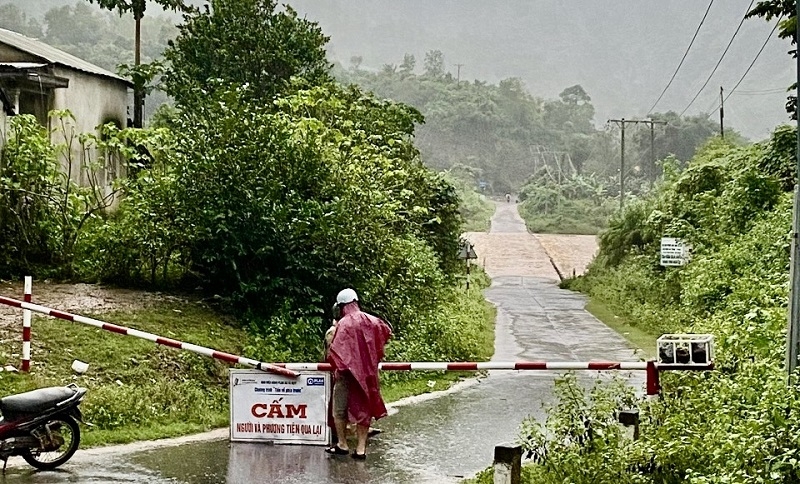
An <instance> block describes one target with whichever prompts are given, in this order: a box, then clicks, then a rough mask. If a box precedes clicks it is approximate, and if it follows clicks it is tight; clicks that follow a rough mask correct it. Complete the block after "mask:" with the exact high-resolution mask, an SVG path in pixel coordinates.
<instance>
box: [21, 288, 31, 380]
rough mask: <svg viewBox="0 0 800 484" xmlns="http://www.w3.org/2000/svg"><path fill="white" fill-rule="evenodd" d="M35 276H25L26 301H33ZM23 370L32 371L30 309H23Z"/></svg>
mask: <svg viewBox="0 0 800 484" xmlns="http://www.w3.org/2000/svg"><path fill="white" fill-rule="evenodd" d="M32 286H33V278H32V277H31V276H25V295H24V297H23V299H24V300H25V302H26V303H29V302H31V292H32ZM22 371H24V372H26V373H27V372H29V371H31V312H30V310H29V309H23V310H22Z"/></svg>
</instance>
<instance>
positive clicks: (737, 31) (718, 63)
mask: <svg viewBox="0 0 800 484" xmlns="http://www.w3.org/2000/svg"><path fill="white" fill-rule="evenodd" d="M753 3H755V0H750V5H748V6H747V10H746V11H745V13H744V15H743V16H742V20H741V21H740V22H739V26H738V27H736V31H735V32H734V33H733V36H731V40H730V41H729V42H728V45H727V47H725V50H724V51H723V52H722V55H721V56H720V58H719V60H718V61H717V65H715V66H714V69H712V70H711V74H709V75H708V79H706V82H704V83H703V86H702V87H701V88H700V90H699V91H697V94H695V95H694V97H693V98H692V100H691V101H689V105H688V106H686V107H685V108H684V109H683V111H681V114H680V115H681V116H683V115H684V113H686V111H688V110H689V108H690V107H692V104H694V102H695V101H696V100H697V98H698V97H699V96H700V93H702V92H703V89H705V88H706V86H708V83H709V82H711V78H712V77H713V76H714V73H715V72H717V68H719V65H720V64H722V59H724V58H725V55H726V54H727V53H728V50H729V49H730V48H731V44H733V39H735V38H736V36H737V35H738V34H739V30H741V29H742V25H744V21H745V20H746V19H747V14H748V13H749V12H750V8H751V7H752V6H753Z"/></svg>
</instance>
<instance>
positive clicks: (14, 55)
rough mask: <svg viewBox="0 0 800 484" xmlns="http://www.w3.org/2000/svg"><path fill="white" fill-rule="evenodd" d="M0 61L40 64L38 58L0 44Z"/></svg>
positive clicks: (40, 60)
mask: <svg viewBox="0 0 800 484" xmlns="http://www.w3.org/2000/svg"><path fill="white" fill-rule="evenodd" d="M0 59H3V62H42V59H41V58H40V57H36V56H34V55H31V54H29V53H27V52H25V51H22V50H19V49H16V48H14V47H11V46H10V45H7V44H3V43H0Z"/></svg>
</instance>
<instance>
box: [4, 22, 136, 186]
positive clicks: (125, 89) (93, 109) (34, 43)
mask: <svg viewBox="0 0 800 484" xmlns="http://www.w3.org/2000/svg"><path fill="white" fill-rule="evenodd" d="M132 88H133V84H132V83H131V82H129V81H128V80H126V79H124V78H122V77H120V76H118V75H116V74H113V73H111V72H109V71H107V70H105V69H102V68H100V67H98V66H96V65H93V64H90V63H89V62H86V61H84V60H82V59H79V58H77V57H75V56H73V55H71V54H67V53H66V52H63V51H61V50H58V49H56V48H55V47H51V46H49V45H47V44H44V43H42V42H39V41H38V40H35V39H32V38H29V37H26V36H24V35H22V34H18V33H16V32H12V31H10V30H5V29H0V91H2V93H0V103H2V104H3V105H4V106H3V109H0V147H1V146H2V143H3V142H4V140H5V139H6V130H7V128H8V116H9V113H11V112H13V113H14V114H33V115H34V116H36V118H37V119H38V120H39V122H40V123H42V125H43V126H45V127H48V128H54V126H50V123H51V120H49V119H48V116H47V113H48V112H49V111H51V110H53V109H59V110H62V109H68V110H70V111H71V112H72V113H73V114H74V115H75V131H76V133H96V129H97V127H98V126H101V125H104V124H106V123H109V122H110V123H114V124H116V125H117V126H118V127H126V126H127V120H128V99H129V96H128V93H129V91H130V90H131V89H132ZM53 136H54V141H55V142H62V141H63V136H61V135H58V134H54V135H53ZM72 156H73V163H76V162H78V161H79V160H80V159H81V157H82V156H83V153H82V152H81V151H80V149H78V150H77V151H76V150H73V153H72ZM64 158H65V160H62V164H66V163H67V161H66V159H67V157H64ZM78 166H79V165H78ZM64 169H65V172H66V170H68V167H67V166H64ZM103 171H104V173H103V174H102V177H101V178H102V180H103V182H104V183H105V184H109V183H110V182H111V181H112V180H113V179H114V178H116V177H117V176H121V175H122V173H121V168H120V166H118V164H116V163H115V164H114V166H108V167H107V169H106V170H103ZM69 172H71V178H72V179H73V180H74V181H76V182H78V183H81V184H86V183H87V179H86V173H85V172H82V170H76V169H75V168H74V167H73V169H71V170H69Z"/></svg>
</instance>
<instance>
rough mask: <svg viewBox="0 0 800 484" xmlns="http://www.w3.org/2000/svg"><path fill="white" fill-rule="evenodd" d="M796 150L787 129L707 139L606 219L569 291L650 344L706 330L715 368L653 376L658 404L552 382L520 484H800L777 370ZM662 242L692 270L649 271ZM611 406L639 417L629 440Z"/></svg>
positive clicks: (791, 419) (790, 408) (781, 356)
mask: <svg viewBox="0 0 800 484" xmlns="http://www.w3.org/2000/svg"><path fill="white" fill-rule="evenodd" d="M795 149H796V130H795V129H793V128H787V127H783V128H779V129H778V130H777V131H776V132H775V134H774V135H773V137H772V139H771V140H769V141H768V142H764V143H761V144H756V145H753V146H748V147H735V146H731V145H729V144H726V143H723V142H721V141H719V140H716V141H713V142H711V143H709V144H708V145H706V146H705V147H704V148H703V149H702V150H701V151H700V152H699V153H698V154H697V155H696V156H695V158H694V159H693V160H692V161H691V163H690V164H689V166H688V168H687V169H685V170H683V171H673V170H668V171H667V174H666V177H665V180H664V181H663V183H661V184H659V186H658V187H657V188H656V189H655V190H654V191H653V192H651V194H650V195H649V196H647V197H645V198H642V199H640V200H638V201H637V202H635V203H631V204H630V205H629V206H628V207H627V208H626V209H625V211H624V212H622V213H621V214H618V215H617V216H616V217H614V218H613V219H612V221H611V224H610V227H609V229H608V230H607V231H606V232H604V233H603V234H602V235H601V238H600V241H601V243H600V253H599V255H598V257H597V259H596V260H595V262H594V263H593V264H592V266H591V267H590V269H589V272H588V273H587V274H586V276H583V277H579V278H578V279H576V280H572V281H569V283H568V286H569V287H571V288H573V289H579V290H581V291H585V292H587V293H588V294H590V295H591V297H592V298H593V299H594V300H596V301H601V302H603V303H604V304H606V305H608V307H610V308H612V309H613V311H614V313H615V314H618V315H620V316H622V317H626V318H628V320H629V321H632V322H633V324H635V325H636V326H638V327H639V328H642V329H645V330H646V331H648V332H649V333H651V334H655V335H658V334H661V333H671V332H678V333H684V332H688V333H711V334H713V335H714V338H715V343H716V357H715V370H714V371H712V372H698V373H691V372H684V373H671V374H665V375H663V376H662V384H663V396H662V397H661V398H660V399H659V400H658V401H654V402H647V401H644V400H641V399H638V400H637V399H635V398H633V396H632V395H631V394H630V393H628V391H626V390H624V389H623V387H609V386H605V385H603V386H598V387H597V388H596V389H595V390H593V391H592V392H591V394H589V393H588V392H587V393H586V394H584V392H583V390H581V389H579V388H578V387H577V386H576V383H575V382H574V381H565V382H562V383H561V385H560V390H559V392H560V394H561V396H562V399H561V404H560V405H559V406H558V408H554V409H553V411H552V413H551V416H550V418H549V419H548V422H547V423H546V424H538V423H534V422H528V424H527V426H526V429H525V435H524V437H523V438H524V439H525V442H526V444H525V445H526V447H527V449H528V450H529V451H530V452H531V455H533V456H535V457H536V464H535V465H534V466H532V467H531V468H530V469H528V471H529V472H530V475H529V481H528V482H535V483H556V482H558V483H560V482H564V480H565V477H564V476H568V480H569V481H570V482H574V483H586V484H589V483H597V482H618V483H627V482H630V483H664V482H676V483H677V482H698V483H700V482H703V483H710V482H743V483H749V482H753V483H755V482H798V479H800V468H799V467H798V461H797V459H796V451H797V448H798V445H800V441H798V435H800V432H798V431H799V430H800V410H798V409H800V405H798V395H800V386H798V381H797V379H796V376H797V375H794V376H793V377H792V379H791V381H789V383H788V384H787V374H786V370H785V368H784V364H785V349H786V333H785V331H786V314H787V308H786V305H787V301H788V297H787V296H788V282H789V246H790V242H791V241H790V229H791V218H792V217H791V212H792V189H793V186H794V180H795V174H794V164H795ZM665 236H666V237H678V238H681V239H683V240H684V241H686V242H687V243H688V244H689V245H691V247H692V258H691V261H690V262H689V263H688V265H686V266H683V267H662V266H660V265H659V244H660V239H661V237H665ZM620 405H622V406H623V407H625V406H630V405H635V406H637V407H638V408H639V409H640V412H641V422H642V425H641V434H640V437H639V439H638V440H631V439H629V438H626V437H625V436H624V433H623V432H622V430H620V427H619V425H618V424H617V422H616V414H615V412H616V411H617V409H618V408H620Z"/></svg>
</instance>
